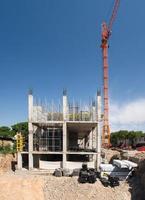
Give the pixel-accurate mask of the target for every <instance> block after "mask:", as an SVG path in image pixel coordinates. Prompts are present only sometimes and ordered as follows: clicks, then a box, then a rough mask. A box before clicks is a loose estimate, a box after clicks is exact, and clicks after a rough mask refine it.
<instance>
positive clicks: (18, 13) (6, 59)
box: [0, 0, 145, 129]
mask: <svg viewBox="0 0 145 200" xmlns="http://www.w3.org/2000/svg"><path fill="white" fill-rule="evenodd" d="M113 2H114V0H107V1H106V0H91V1H90V0H43V1H42V0H13V1H11V0H1V1H0V72H1V78H0V125H11V124H13V123H16V122H19V121H25V120H26V119H27V92H28V89H29V88H33V90H34V93H35V94H36V95H37V96H39V97H41V98H42V99H43V98H47V99H52V98H53V99H58V98H61V95H62V89H63V88H65V87H67V89H68V91H69V94H70V95H71V96H73V97H74V98H76V99H77V98H78V99H80V98H81V99H84V100H85V101H87V100H88V98H89V97H92V96H94V95H95V93H96V91H97V88H101V87H102V57H101V49H100V40H101V38H100V35H101V23H102V21H103V20H107V21H108V20H109V16H110V14H111V7H112V5H113ZM144 7H145V2H144V0H140V2H138V1H126V0H121V5H120V8H119V12H118V15H117V19H116V21H115V23H114V26H113V32H112V36H111V39H110V48H109V67H110V68H109V75H110V80H109V83H110V91H109V93H110V99H111V100H110V102H111V108H112V107H113V108H114V107H115V110H116V107H118V108H120V107H122V108H124V107H125V106H126V105H130V104H131V103H133V102H139V101H141V100H144V99H145V87H144V85H145V78H144V76H145V67H144V66H145V56H144V52H145V45H144V44H145V37H144V35H145V26H144V19H145V12H144ZM139 105H140V104H139ZM143 105H144V104H143ZM144 106H145V105H144ZM136 109H137V110H138V107H137V108H136ZM142 109H144V108H142ZM120 112H123V109H122V111H120ZM132 112H133V111H132ZM144 114H145V112H144V113H143V118H144V121H143V122H142V125H141V129H144V125H143V124H144V123H145V115H144ZM112 115H113V117H114V115H115V114H114V113H112ZM130 115H132V113H130ZM117 116H118V114H116V117H117ZM119 123H120V122H119Z"/></svg>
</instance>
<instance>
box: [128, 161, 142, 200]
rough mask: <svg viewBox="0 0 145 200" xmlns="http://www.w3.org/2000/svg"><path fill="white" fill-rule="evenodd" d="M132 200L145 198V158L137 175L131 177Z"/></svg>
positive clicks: (129, 182)
mask: <svg viewBox="0 0 145 200" xmlns="http://www.w3.org/2000/svg"><path fill="white" fill-rule="evenodd" d="M128 184H129V186H130V189H129V191H130V193H131V200H145V160H143V161H141V162H140V164H139V167H138V169H137V171H136V173H135V175H134V176H133V177H132V178H131V179H129V181H128Z"/></svg>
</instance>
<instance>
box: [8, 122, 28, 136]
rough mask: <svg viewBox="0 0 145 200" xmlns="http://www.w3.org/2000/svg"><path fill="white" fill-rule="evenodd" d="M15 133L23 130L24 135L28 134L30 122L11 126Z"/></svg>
mask: <svg viewBox="0 0 145 200" xmlns="http://www.w3.org/2000/svg"><path fill="white" fill-rule="evenodd" d="M11 127H12V131H13V133H14V134H17V132H21V133H22V134H23V135H24V136H27V135H28V122H21V123H17V124H14V125H12V126H11Z"/></svg>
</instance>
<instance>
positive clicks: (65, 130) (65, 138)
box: [62, 121, 67, 168]
mask: <svg viewBox="0 0 145 200" xmlns="http://www.w3.org/2000/svg"><path fill="white" fill-rule="evenodd" d="M66 152H67V125H66V121H64V122H63V162H62V166H63V168H66Z"/></svg>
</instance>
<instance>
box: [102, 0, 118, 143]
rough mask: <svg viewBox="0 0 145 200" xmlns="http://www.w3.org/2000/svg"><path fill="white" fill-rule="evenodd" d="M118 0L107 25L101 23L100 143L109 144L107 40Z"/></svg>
mask: <svg viewBox="0 0 145 200" xmlns="http://www.w3.org/2000/svg"><path fill="white" fill-rule="evenodd" d="M119 4H120V0H115V4H114V8H113V12H112V15H111V18H110V21H109V24H108V25H107V23H106V22H103V24H102V43H101V48H102V54H103V79H104V83H103V84H104V118H103V133H102V145H103V146H110V124H109V96H108V76H109V75H108V47H109V45H108V40H109V37H110V35H111V30H112V25H113V22H114V20H115V18H116V15H117V11H118V8H119Z"/></svg>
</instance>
